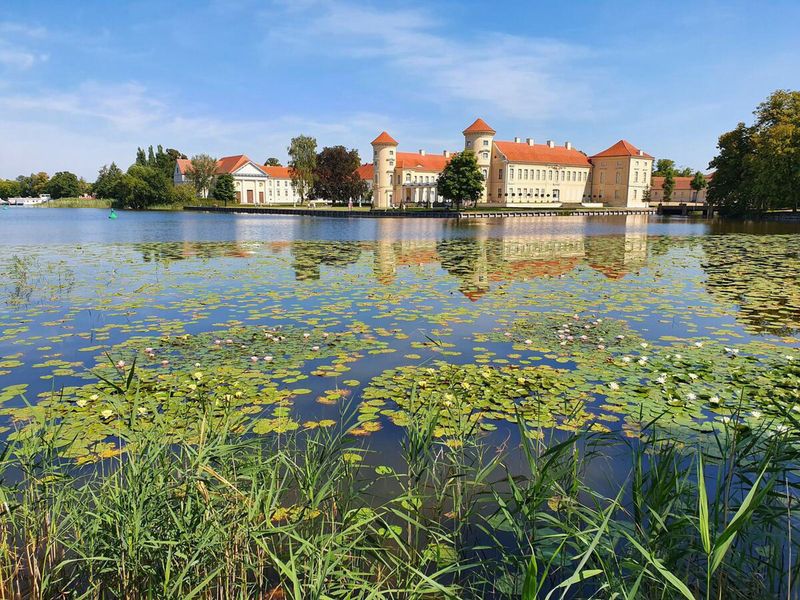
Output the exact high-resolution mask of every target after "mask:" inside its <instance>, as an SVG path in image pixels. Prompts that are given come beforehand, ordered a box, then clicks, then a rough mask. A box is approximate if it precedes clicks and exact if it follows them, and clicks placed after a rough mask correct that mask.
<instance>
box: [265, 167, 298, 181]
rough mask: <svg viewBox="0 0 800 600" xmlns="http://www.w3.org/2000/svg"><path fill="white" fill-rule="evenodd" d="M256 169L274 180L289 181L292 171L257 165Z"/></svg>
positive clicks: (286, 168)
mask: <svg viewBox="0 0 800 600" xmlns="http://www.w3.org/2000/svg"><path fill="white" fill-rule="evenodd" d="M258 168H259V169H261V170H262V171H264V173H266V174H267V175H269V176H270V177H273V178H275V179H291V178H292V171H291V169H290V168H289V167H268V166H266V165H258Z"/></svg>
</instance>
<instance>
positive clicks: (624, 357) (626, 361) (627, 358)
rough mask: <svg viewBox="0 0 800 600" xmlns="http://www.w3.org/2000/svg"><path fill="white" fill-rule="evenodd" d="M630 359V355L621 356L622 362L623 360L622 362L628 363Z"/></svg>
mask: <svg viewBox="0 0 800 600" xmlns="http://www.w3.org/2000/svg"><path fill="white" fill-rule="evenodd" d="M631 360H632V359H631V357H630V356H623V357H622V362H624V363H629V362H631Z"/></svg>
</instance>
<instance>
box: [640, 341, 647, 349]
mask: <svg viewBox="0 0 800 600" xmlns="http://www.w3.org/2000/svg"><path fill="white" fill-rule="evenodd" d="M639 345H640V346H641V347H642V348H647V342H642V343H641V344H639Z"/></svg>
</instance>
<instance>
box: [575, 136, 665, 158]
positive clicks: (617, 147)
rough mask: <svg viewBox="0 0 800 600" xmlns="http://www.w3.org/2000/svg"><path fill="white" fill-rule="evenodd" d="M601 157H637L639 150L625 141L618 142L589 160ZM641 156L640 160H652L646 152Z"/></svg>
mask: <svg viewBox="0 0 800 600" xmlns="http://www.w3.org/2000/svg"><path fill="white" fill-rule="evenodd" d="M603 156H639V149H638V148H637V147H636V146H634V145H633V144H631V143H630V142H628V141H626V140H620V141H618V142H617V143H616V144H614V145H613V146H611V147H610V148H606V149H605V150H603V151H602V152H598V153H597V154H595V155H593V156H591V157H590V158H599V157H603ZM641 156H642V158H653V157H652V156H650V155H649V154H647V153H646V152H645V153H643V154H642V155H641Z"/></svg>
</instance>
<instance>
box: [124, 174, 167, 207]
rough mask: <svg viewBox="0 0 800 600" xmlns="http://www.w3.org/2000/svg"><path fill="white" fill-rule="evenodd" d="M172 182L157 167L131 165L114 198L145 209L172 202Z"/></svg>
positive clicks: (130, 205)
mask: <svg viewBox="0 0 800 600" xmlns="http://www.w3.org/2000/svg"><path fill="white" fill-rule="evenodd" d="M172 187H173V186H172V182H171V181H170V180H169V179H167V177H165V176H164V174H163V173H162V172H161V171H159V170H158V169H157V168H155V167H147V166H142V165H139V164H134V165H131V166H130V168H129V169H128V172H127V173H126V174H125V175H123V176H122V177H120V178H119V179H118V180H117V182H116V185H115V186H114V189H113V194H114V197H115V198H116V199H117V200H118V201H119V202H120V203H121V204H122V205H123V206H127V207H129V208H134V209H143V208H147V207H148V206H153V205H155V204H169V203H170V202H171V201H172Z"/></svg>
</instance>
